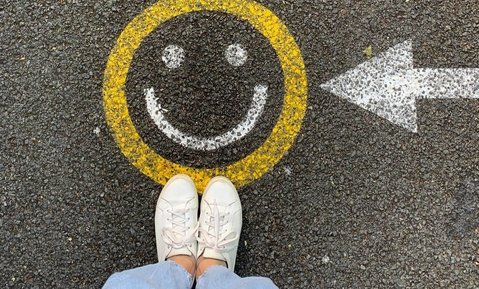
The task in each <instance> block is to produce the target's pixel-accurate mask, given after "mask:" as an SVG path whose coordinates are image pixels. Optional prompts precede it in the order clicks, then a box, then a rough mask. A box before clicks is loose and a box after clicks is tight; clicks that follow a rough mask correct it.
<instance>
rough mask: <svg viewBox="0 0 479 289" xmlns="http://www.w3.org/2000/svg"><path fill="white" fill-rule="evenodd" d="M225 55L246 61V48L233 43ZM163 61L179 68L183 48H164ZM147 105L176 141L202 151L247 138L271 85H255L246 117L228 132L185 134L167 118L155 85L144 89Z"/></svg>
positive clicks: (238, 62) (236, 63) (233, 60)
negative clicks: (206, 135) (200, 134)
mask: <svg viewBox="0 0 479 289" xmlns="http://www.w3.org/2000/svg"><path fill="white" fill-rule="evenodd" d="M225 58H226V59H227V61H228V62H229V63H230V64H231V65H232V66H235V67H239V66H242V65H244V63H245V62H246V60H247V52H246V50H244V49H243V47H242V46H241V45H239V44H233V45H230V46H229V47H228V48H227V50H226V51H225ZM162 60H163V62H164V63H165V65H166V66H167V67H168V68H169V69H176V68H178V67H180V66H181V64H182V62H183V61H184V51H183V49H182V48H180V47H178V46H174V45H170V46H168V47H166V48H165V50H164V51H163V57H162ZM144 96H145V100H146V106H147V110H148V113H149V115H150V117H151V119H152V120H153V121H154V123H155V124H156V126H157V127H158V129H159V130H160V131H161V132H162V133H163V134H165V135H166V136H167V137H168V138H170V139H171V140H172V141H174V142H175V143H177V144H179V145H182V146H184V147H186V148H190V149H194V150H202V151H212V150H216V149H219V148H221V147H224V146H227V145H229V144H232V143H234V142H236V141H238V140H240V139H242V138H244V137H245V136H246V135H247V134H248V133H250V132H251V130H252V129H253V128H254V127H255V126H256V123H257V122H258V119H259V118H260V116H261V114H262V113H263V110H264V107H265V105H266V101H267V99H268V86H267V85H263V84H258V85H256V86H255V87H254V93H253V100H252V103H251V105H250V108H249V110H248V112H247V113H246V116H245V117H244V118H243V120H242V121H241V122H240V123H239V124H238V125H236V126H235V127H234V128H233V129H231V130H229V131H228V132H226V133H224V134H221V135H217V136H213V137H197V136H194V135H189V134H186V133H184V132H182V131H180V130H178V129H177V128H176V127H174V126H173V125H172V124H171V123H170V122H169V121H168V120H167V118H166V116H165V114H164V113H165V112H166V110H165V109H163V108H162V106H161V104H160V103H159V101H158V98H157V97H156V95H155V90H154V88H147V89H145V90H144Z"/></svg>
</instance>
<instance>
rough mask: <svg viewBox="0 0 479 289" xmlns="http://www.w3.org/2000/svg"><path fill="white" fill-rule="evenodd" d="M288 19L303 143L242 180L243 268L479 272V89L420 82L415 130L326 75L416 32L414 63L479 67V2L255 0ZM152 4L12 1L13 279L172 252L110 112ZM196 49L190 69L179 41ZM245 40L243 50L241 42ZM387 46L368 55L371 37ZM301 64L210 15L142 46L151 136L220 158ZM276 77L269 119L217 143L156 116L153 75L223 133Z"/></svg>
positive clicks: (5, 129) (326, 272) (426, 281)
mask: <svg viewBox="0 0 479 289" xmlns="http://www.w3.org/2000/svg"><path fill="white" fill-rule="evenodd" d="M258 2H259V3H261V4H263V5H264V6H265V7H267V8H268V9H270V10H271V11H273V12H274V14H276V15H277V16H278V17H279V19H280V20H281V21H282V23H284V24H285V25H286V27H287V28H288V30H289V33H290V34H291V35H292V36H293V37H294V39H295V40H296V43H297V45H298V46H299V48H300V50H301V54H302V57H303V59H304V64H305V67H306V73H307V80H308V99H307V107H306V114H305V117H304V120H303V122H302V125H301V130H300V132H299V134H298V136H297V138H296V142H295V144H294V145H293V147H292V148H291V149H289V151H288V152H287V153H286V154H285V155H284V157H283V158H282V159H281V161H280V162H279V163H278V164H276V165H275V166H274V167H273V168H272V169H270V170H269V171H268V172H267V173H266V174H264V176H262V177H261V178H260V179H259V180H256V181H254V182H252V183H250V184H248V185H246V186H244V187H242V188H240V189H239V193H240V196H241V200H242V203H243V215H244V228H243V233H242V237H241V241H240V249H239V252H238V261H237V267H236V269H237V273H238V274H240V275H241V276H250V275H260V276H267V277H270V278H272V279H273V281H274V282H275V283H276V284H277V285H278V286H279V287H280V288H479V205H478V204H479V99H447V100H445V99H424V100H420V101H419V102H418V105H417V113H418V132H417V133H412V132H410V131H408V130H405V129H403V128H401V127H399V126H397V125H394V124H392V123H390V122H388V121H387V120H385V119H383V118H380V117H378V116H377V115H375V114H373V113H371V112H368V111H366V110H364V109H362V108H360V107H358V106H356V105H355V104H352V103H350V102H348V101H347V100H344V99H341V98H339V97H337V96H335V95H334V94H331V93H329V92H327V91H325V90H323V89H322V88H321V87H320V85H321V84H323V83H325V82H327V81H328V80H330V79H332V78H334V77H336V76H338V75H340V74H342V73H344V72H346V71H347V70H349V69H352V68H354V67H356V66H357V65H359V64H361V63H363V62H365V61H367V60H368V59H369V58H370V57H374V56H377V55H378V54H379V53H381V52H382V51H386V50H387V49H388V48H390V47H392V46H394V45H396V44H398V43H401V42H403V41H405V40H409V39H410V40H412V43H413V50H414V65H415V66H416V67H424V68H425V67H427V68H479V3H477V1H475V0H463V1H459V0H445V1H435V0H424V1H414V0H410V1H409V0H402V1H395V0H387V1H378V0H374V1H373V0H365V1H352V0H339V1H326V0H315V1H313V0H295V1H292V0H291V1H290V0H288V1H286V0H278V1H258ZM154 3H156V1H119V0H105V1H97V0H95V1H93V0H85V1H78V0H55V1H53V0H44V1H16V0H15V1H14V0H1V1H0V108H1V109H0V135H1V137H0V152H1V153H0V188H1V190H0V247H1V251H0V252H1V253H0V286H2V287H3V288H100V287H101V286H102V284H103V283H104V282H105V280H106V279H107V278H108V276H109V275H111V274H112V273H113V272H117V271H121V270H125V269H129V268H133V267H137V266H141V265H146V264H151V263H154V262H157V260H156V248H155V239H154V223H153V218H154V211H155V203H156V199H157V197H158V195H159V192H160V190H161V185H160V184H158V183H157V182H155V181H153V180H152V179H151V178H149V177H147V176H145V175H144V174H143V173H142V172H140V171H139V170H138V169H137V168H136V167H135V166H133V165H132V164H131V163H130V161H129V159H127V158H126V157H125V156H124V155H123V154H122V151H121V150H120V148H119V146H118V145H117V142H116V140H115V137H114V136H113V132H112V129H111V128H110V127H109V125H108V124H107V121H106V119H105V110H104V107H103V95H102V91H103V81H104V72H105V68H106V65H107V60H108V57H109V55H110V53H111V51H112V49H113V48H114V46H115V44H116V41H117V38H118V37H119V35H120V34H121V33H122V31H123V30H124V28H125V27H126V25H127V24H128V23H129V22H130V21H131V20H132V19H133V18H134V17H135V16H137V15H139V14H140V13H142V11H144V10H145V9H146V8H147V7H150V6H151V5H153V4H154ZM170 44H175V45H178V46H180V47H181V48H182V49H184V51H185V54H184V59H183V62H182V64H181V66H180V67H179V68H177V69H174V70H172V69H168V68H167V67H166V66H165V62H164V61H163V60H162V56H163V52H164V48H165V47H166V46H168V45H170ZM232 44H241V46H242V47H243V48H244V49H245V51H247V53H248V54H247V55H248V60H247V61H246V63H245V64H244V65H241V66H239V67H236V66H235V65H231V63H229V62H228V61H225V50H226V49H227V48H228V47H229V45H232ZM368 47H371V49H372V55H371V56H370V55H368V53H364V51H365V49H366V48H368ZM287 76H288V75H284V72H283V71H282V69H281V66H280V60H279V59H278V57H277V55H276V53H275V49H274V48H273V47H272V46H271V43H270V42H269V41H268V39H266V38H265V37H264V36H263V35H262V34H261V33H259V32H258V31H257V30H256V29H255V28H254V27H253V26H252V25H251V23H248V22H246V21H244V20H241V19H239V18H237V17H235V16H232V15H230V14H228V13H220V12H195V13H190V14H186V15H182V16H179V17H176V18H174V19H172V20H170V21H168V22H166V23H164V24H162V25H160V26H159V27H158V28H157V29H156V30H154V31H152V33H151V34H149V36H148V37H147V38H146V39H145V41H144V42H143V43H142V44H141V46H140V47H139V49H138V50H137V51H136V53H135V55H134V58H133V60H132V63H131V67H130V70H129V72H128V76H127V81H126V83H125V87H124V90H125V92H126V100H127V104H128V107H129V111H130V116H131V119H132V121H133V124H134V126H135V128H136V129H137V131H138V134H139V135H140V136H141V138H142V139H143V140H144V142H145V143H146V144H147V145H148V146H149V147H151V148H152V149H153V150H154V151H155V152H157V153H158V154H160V155H162V156H163V157H164V158H166V159H168V160H171V161H173V162H175V163H178V164H181V165H184V166H191V167H194V168H214V167H222V166H227V165H229V164H231V163H235V162H237V161H239V160H241V159H243V158H244V157H246V156H248V155H249V154H251V153H252V152H253V151H254V150H255V149H256V148H257V147H259V146H261V145H262V143H264V142H265V141H266V140H267V139H268V136H269V135H270V133H271V131H272V130H273V128H274V127H275V124H276V122H278V120H279V118H280V115H281V109H282V103H283V100H284V99H283V97H284V94H285V88H284V87H283V84H284V79H285V77H287ZM256 85H263V86H267V87H268V99H267V101H266V103H265V105H264V111H263V113H262V114H261V116H260V117H259V119H258V122H257V124H256V125H255V126H254V127H253V128H252V130H251V131H250V132H249V133H248V134H247V135H246V136H245V137H244V138H242V139H240V140H238V141H235V142H233V143H232V144H229V145H227V146H224V147H221V148H219V149H216V150H211V151H199V150H195V149H192V148H188V147H184V146H182V145H181V144H179V143H178V142H175V141H174V140H173V139H170V138H168V137H166V136H165V134H164V133H163V132H160V131H159V127H158V126H157V125H156V124H155V122H154V120H153V118H152V117H150V115H149V113H148V110H147V109H146V103H145V99H144V97H143V93H144V90H145V89H148V88H154V89H155V90H156V91H157V93H158V100H159V101H160V102H161V103H162V109H163V111H164V113H165V115H166V117H167V119H168V120H169V121H170V123H171V124H172V126H174V127H176V128H178V129H179V130H181V131H183V132H185V133H187V134H190V135H196V136H199V137H203V138H206V137H209V136H215V135H219V134H222V133H225V132H226V131H228V130H229V129H231V128H232V127H234V126H235V125H236V124H238V123H240V122H241V121H242V119H243V118H244V116H245V115H246V114H247V113H248V109H249V107H250V104H251V101H252V97H253V91H254V88H255V86H256Z"/></svg>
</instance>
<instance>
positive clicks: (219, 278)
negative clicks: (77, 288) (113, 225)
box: [103, 261, 278, 289]
mask: <svg viewBox="0 0 479 289" xmlns="http://www.w3.org/2000/svg"><path fill="white" fill-rule="evenodd" d="M193 281H194V279H193V277H192V276H191V275H190V274H189V273H188V272H186V270H185V269H183V267H181V266H179V265H178V264H176V263H174V262H171V261H165V262H160V263H157V264H152V265H148V266H144V267H140V268H135V269H131V270H127V271H123V272H120V273H115V274H113V275H112V276H110V278H108V280H107V281H106V283H105V285H104V286H103V289H191V287H192V286H193ZM196 283H197V284H196V288H197V289H278V287H276V286H275V285H274V284H273V282H272V281H271V280H270V279H268V278H263V277H248V278H241V277H239V276H238V275H236V274H235V273H233V272H231V271H229V270H228V269H226V268H225V267H222V266H215V267H211V268H210V269H208V270H207V271H206V272H205V273H204V274H203V275H202V276H201V277H199V278H198V280H197V282H196Z"/></svg>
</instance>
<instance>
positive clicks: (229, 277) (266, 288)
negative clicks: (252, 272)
mask: <svg viewBox="0 0 479 289" xmlns="http://www.w3.org/2000/svg"><path fill="white" fill-rule="evenodd" d="M196 288H197V289H278V287H276V286H275V285H274V284H273V282H272V281H271V280H270V279H268V278H263V277H248V278H241V277H239V276H238V275H236V274H235V273H233V272H232V271H231V270H228V269H227V268H226V267H223V266H213V267H210V268H209V269H208V270H207V271H206V272H205V273H204V274H203V275H202V276H200V277H199V278H197V285H196Z"/></svg>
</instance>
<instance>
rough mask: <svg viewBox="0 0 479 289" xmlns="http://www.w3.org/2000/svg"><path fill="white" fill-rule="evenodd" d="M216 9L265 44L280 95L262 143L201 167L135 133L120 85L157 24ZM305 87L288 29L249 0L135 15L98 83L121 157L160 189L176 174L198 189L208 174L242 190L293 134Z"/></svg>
mask: <svg viewBox="0 0 479 289" xmlns="http://www.w3.org/2000/svg"><path fill="white" fill-rule="evenodd" d="M200 11H216V12H224V13H229V14H232V15H234V16H236V17H238V18H239V19H242V20H244V21H247V22H249V23H250V24H251V25H252V26H253V27H254V28H255V29H257V30H258V31H259V32H261V33H262V34H263V35H264V36H265V37H266V38H267V39H268V40H269V41H270V43H271V45H272V47H273V48H274V50H275V51H276V53H277V56H278V58H279V61H280V63H281V68H282V70H283V74H284V88H285V90H284V91H285V95H284V101H283V108H282V111H281V115H280V117H279V120H278V122H277V123H276V125H275V127H274V128H273V131H272V132H271V134H270V136H269V137H268V139H267V140H266V141H265V142H264V143H263V144H262V145H261V146H260V147H258V148H257V149H256V150H255V151H254V152H252V153H251V154H249V155H248V156H246V157H245V158H243V159H241V160H239V161H237V162H235V163H233V164H230V165H228V166H225V167H218V168H213V169H202V168H193V167H188V166H184V165H181V164H177V163H174V162H172V161H170V160H167V159H165V158H163V157H162V156H160V155H159V154H157V153H156V152H155V151H154V150H152V149H151V148H150V147H149V146H148V145H147V144H146V143H145V142H144V141H143V140H142V138H141V137H140V135H139V134H138V132H137V130H136V128H135V126H134V124H133V122H132V120H131V118H130V115H129V113H128V104H127V100H126V95H125V83H126V79H127V75H128V70H129V68H130V64H131V62H132V60H133V56H134V54H135V51H136V50H137V49H138V47H139V46H140V44H141V43H142V41H143V40H144V39H145V38H146V37H147V36H148V35H150V33H152V32H153V31H154V30H155V29H156V28H157V27H158V26H159V25H160V24H162V23H164V22H165V21H168V20H170V19H172V18H174V17H176V16H179V15H183V14H186V13H191V12H200ZM307 90H308V84H307V78H306V71H305V66H304V61H303V58H302V56H301V51H300V49H299V47H298V45H297V44H296V42H295V40H294V38H293V36H292V35H291V34H290V33H289V31H288V28H287V27H286V26H285V25H284V24H283V23H282V22H281V20H280V19H279V18H278V17H277V16H276V15H275V14H274V13H273V12H272V11H270V10H269V9H268V8H266V7H264V6H262V5H261V4H259V3H257V2H254V1H250V0H166V1H164V0H162V1H159V2H157V3H156V4H154V5H153V6H151V7H149V8H147V9H146V10H144V11H143V12H142V13H141V14H139V15H138V16H136V17H135V18H134V19H133V20H132V21H131V22H130V23H129V24H128V25H127V26H126V28H125V29H124V30H123V32H122V33H121V35H120V36H119V38H118V39H117V43H116V45H115V47H114V48H113V50H112V51H111V54H110V56H109V58H108V62H107V65H106V70H105V75H104V82H103V105H104V109H105V115H106V120H107V122H108V125H109V126H110V128H111V130H112V132H113V135H114V137H115V139H116V142H117V143H118V146H119V148H120V150H121V151H122V153H123V154H124V155H125V156H126V157H127V158H128V160H129V161H130V162H131V163H132V164H133V165H134V166H135V167H136V168H137V169H139V170H140V171H141V172H142V173H143V174H145V175H147V176H148V177H150V178H151V179H153V180H154V181H156V182H158V183H159V184H162V185H164V184H165V183H166V182H167V181H168V180H169V179H170V178H171V177H172V176H174V175H176V174H180V173H182V174H187V175H189V176H191V177H192V178H193V180H194V181H195V183H196V185H197V187H198V189H199V190H200V191H202V190H204V188H205V187H206V184H207V183H208V181H209V180H210V179H211V178H213V177H214V176H218V175H223V176H226V177H228V178H230V179H231V180H232V182H233V183H234V184H235V185H236V186H238V187H241V186H244V185H246V184H249V183H251V182H253V181H255V180H257V179H259V178H261V177H262V176H263V175H264V174H265V173H266V172H267V171H269V170H270V169H271V168H273V167H274V166H275V165H276V164H277V163H278V162H279V161H280V160H281V158H282V157H283V155H284V154H285V153H286V152H287V151H288V150H289V149H290V148H291V146H292V145H293V143H294V140H295V138H296V136H297V134H298V133H299V130H300V128H301V123H302V120H303V118H304V114H305V111H306V103H307V94H308V92H307Z"/></svg>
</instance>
